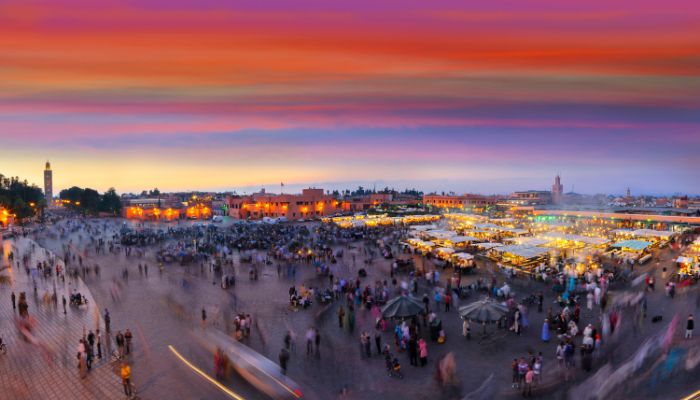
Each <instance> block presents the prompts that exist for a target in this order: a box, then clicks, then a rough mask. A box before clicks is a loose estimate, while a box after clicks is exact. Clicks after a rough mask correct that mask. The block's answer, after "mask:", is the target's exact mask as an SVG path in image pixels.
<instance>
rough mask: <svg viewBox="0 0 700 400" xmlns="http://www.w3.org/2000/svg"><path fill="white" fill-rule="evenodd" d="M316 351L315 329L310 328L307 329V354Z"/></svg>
mask: <svg viewBox="0 0 700 400" xmlns="http://www.w3.org/2000/svg"><path fill="white" fill-rule="evenodd" d="M313 352H314V330H313V328H309V330H307V331H306V355H307V356H308V355H310V354H313Z"/></svg>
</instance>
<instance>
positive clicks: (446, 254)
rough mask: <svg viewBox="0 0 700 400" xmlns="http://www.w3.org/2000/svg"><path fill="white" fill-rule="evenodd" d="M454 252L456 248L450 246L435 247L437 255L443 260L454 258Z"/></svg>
mask: <svg viewBox="0 0 700 400" xmlns="http://www.w3.org/2000/svg"><path fill="white" fill-rule="evenodd" d="M454 252H455V249H451V248H449V247H438V248H437V249H435V255H436V256H437V257H438V258H439V259H441V260H449V259H450V258H452V255H453V254H454Z"/></svg>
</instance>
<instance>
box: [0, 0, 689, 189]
mask: <svg viewBox="0 0 700 400" xmlns="http://www.w3.org/2000/svg"><path fill="white" fill-rule="evenodd" d="M574 3H577V4H574ZM467 4H472V5H467ZM47 159H49V160H50V161H51V163H52V165H53V167H54V171H55V172H54V176H55V179H54V180H55V186H56V188H55V189H54V191H55V192H57V191H58V190H60V189H62V188H66V187H69V186H73V185H78V186H88V187H93V188H96V189H98V190H105V189H107V188H108V187H110V186H114V187H116V188H117V190H118V191H119V192H124V191H141V190H142V189H149V188H153V187H158V188H160V189H161V190H194V189H198V190H239V191H244V190H247V191H251V190H253V188H255V187H260V186H267V187H268V190H271V191H274V190H276V189H278V187H279V186H278V185H279V183H280V182H285V184H287V185H288V186H290V187H293V188H298V187H301V186H302V185H309V184H314V185H317V186H318V185H321V186H323V187H325V188H328V189H332V188H344V187H354V186H357V185H358V184H360V185H363V186H365V187H368V186H370V187H371V186H372V185H374V184H376V185H377V186H378V187H379V186H381V187H384V186H395V187H397V188H404V187H416V188H419V189H424V190H427V191H430V190H439V191H443V190H444V191H450V190H452V191H455V192H479V193H506V192H510V191H513V190H521V189H547V188H548V187H549V186H550V185H551V184H552V180H553V178H554V175H556V173H557V172H559V173H561V174H562V177H563V183H564V185H565V190H566V191H569V190H571V189H572V187H573V189H574V190H575V191H577V192H583V193H600V192H605V193H623V192H624V191H625V189H626V188H627V187H628V186H629V187H630V188H631V189H632V191H633V192H634V193H654V194H656V193H658V194H672V193H676V192H680V193H691V194H698V193H700V3H698V2H697V1H682V0H668V1H664V2H661V1H658V0H657V1H648V0H638V1H634V2H632V1H610V0H605V1H603V0H589V1H586V2H568V1H561V0H534V1H533V0H527V1H523V0H500V1H484V2H468V1H464V0H460V1H449V0H448V1H440V2H433V1H424V0H420V1H414V0H403V1H398V0H385V1H376V0H375V1H364V0H363V1H343V2H341V1H328V0H324V1H321V0H318V1H303V0H299V1H293V0H287V1H283V0H267V1H261V0H255V1H236V0H234V1H211V0H168V1H158V0H140V1H124V0H121V1H112V0H100V1H94V0H72V1H61V0H51V1H48V0H47V1H33V0H20V1H3V0H0V173H3V174H5V175H19V176H21V177H23V178H27V179H28V180H30V181H32V182H36V183H37V184H41V182H42V169H43V164H44V162H45V161H46V160H47Z"/></svg>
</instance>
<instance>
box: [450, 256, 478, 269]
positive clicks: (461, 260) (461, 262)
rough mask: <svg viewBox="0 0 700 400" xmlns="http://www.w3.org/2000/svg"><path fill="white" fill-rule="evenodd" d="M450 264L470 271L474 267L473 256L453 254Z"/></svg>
mask: <svg viewBox="0 0 700 400" xmlns="http://www.w3.org/2000/svg"><path fill="white" fill-rule="evenodd" d="M452 262H453V263H454V264H455V265H456V266H457V267H459V268H464V269H471V268H474V267H475V266H476V264H475V263H474V256H473V255H471V254H469V253H454V254H453V255H452Z"/></svg>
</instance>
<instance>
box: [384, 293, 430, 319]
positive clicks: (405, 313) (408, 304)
mask: <svg viewBox="0 0 700 400" xmlns="http://www.w3.org/2000/svg"><path fill="white" fill-rule="evenodd" d="M423 309H424V305H423V303H422V302H421V301H420V300H418V299H416V298H415V297H411V296H399V297H394V298H393V299H391V300H389V301H388V302H387V303H386V304H385V305H384V307H382V316H383V317H384V318H408V317H413V316H415V315H418V314H420V313H421V312H423Z"/></svg>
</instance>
